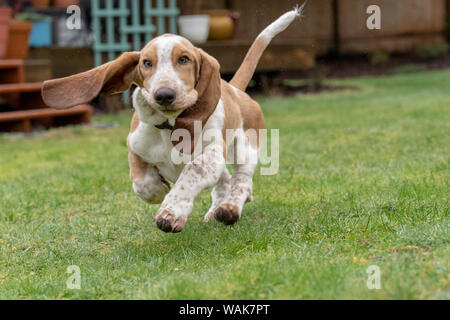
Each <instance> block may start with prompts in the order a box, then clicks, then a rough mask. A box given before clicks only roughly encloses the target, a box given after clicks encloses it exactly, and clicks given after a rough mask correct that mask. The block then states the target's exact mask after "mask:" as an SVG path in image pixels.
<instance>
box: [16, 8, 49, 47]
mask: <svg viewBox="0 0 450 320" xmlns="http://www.w3.org/2000/svg"><path fill="white" fill-rule="evenodd" d="M15 19H16V20H19V21H30V22H33V28H32V29H31V33H30V41H29V45H30V47H49V46H51V45H52V18H51V17H50V16H47V15H44V14H40V13H33V12H26V13H19V14H18V15H16V18H15Z"/></svg>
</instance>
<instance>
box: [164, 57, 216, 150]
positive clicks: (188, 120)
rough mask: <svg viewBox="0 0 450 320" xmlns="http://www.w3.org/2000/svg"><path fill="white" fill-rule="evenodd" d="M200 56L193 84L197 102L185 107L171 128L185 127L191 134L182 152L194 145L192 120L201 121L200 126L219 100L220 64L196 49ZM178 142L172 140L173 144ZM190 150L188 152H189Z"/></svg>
mask: <svg viewBox="0 0 450 320" xmlns="http://www.w3.org/2000/svg"><path fill="white" fill-rule="evenodd" d="M196 50H198V52H199V53H200V56H201V65H200V76H199V79H198V81H197V84H196V86H195V89H196V90H197V92H198V99H197V102H196V103H195V104H194V105H193V106H191V107H189V108H187V109H186V110H185V111H184V112H183V113H182V114H181V115H180V116H179V117H178V118H177V119H176V121H175V126H174V128H173V130H177V129H186V130H188V131H189V132H190V134H191V148H190V150H183V151H184V152H186V151H188V153H192V151H193V149H194V146H195V143H196V141H195V139H196V138H198V137H196V136H195V135H194V122H195V121H201V123H202V127H204V126H205V123H206V121H208V119H209V117H210V116H211V115H212V114H213V112H214V110H215V109H216V106H217V103H218V102H219V100H220V95H221V90H220V81H221V79H220V65H219V63H218V62H217V60H216V59H214V58H213V57H211V56H210V55H209V54H207V53H206V52H204V51H203V50H202V49H196ZM178 143H179V142H178V141H173V144H174V146H177V144H178ZM189 151H190V152H189Z"/></svg>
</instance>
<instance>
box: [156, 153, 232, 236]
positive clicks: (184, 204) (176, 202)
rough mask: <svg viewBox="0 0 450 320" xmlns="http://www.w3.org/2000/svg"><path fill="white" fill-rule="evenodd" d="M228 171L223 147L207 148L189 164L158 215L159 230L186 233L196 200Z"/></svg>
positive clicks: (167, 196) (165, 199)
mask: <svg viewBox="0 0 450 320" xmlns="http://www.w3.org/2000/svg"><path fill="white" fill-rule="evenodd" d="M224 169H225V159H224V156H223V148H222V146H221V145H220V144H211V145H209V146H207V147H206V148H205V149H204V151H203V153H202V154H200V155H199V156H197V157H196V158H194V159H193V160H192V161H191V162H189V163H187V164H186V165H185V167H184V168H183V171H182V172H181V175H180V177H179V178H178V180H177V182H176V183H175V184H174V186H173V188H172V190H171V191H170V192H169V193H168V194H167V195H166V197H165V198H164V201H163V203H162V204H161V208H160V209H159V210H158V212H157V213H156V216H155V222H156V225H157V226H158V228H160V229H161V230H163V231H165V232H180V231H181V230H183V228H184V225H185V223H186V220H187V218H188V216H189V214H190V213H191V211H192V207H193V205H194V199H195V197H196V196H197V195H198V194H199V193H200V192H201V191H202V190H203V189H205V188H208V187H211V186H213V185H214V184H216V183H217V181H218V180H219V178H220V177H221V175H222V173H223V170H224Z"/></svg>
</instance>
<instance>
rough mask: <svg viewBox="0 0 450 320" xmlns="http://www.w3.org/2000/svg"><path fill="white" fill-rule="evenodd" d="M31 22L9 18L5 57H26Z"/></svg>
mask: <svg viewBox="0 0 450 320" xmlns="http://www.w3.org/2000/svg"><path fill="white" fill-rule="evenodd" d="M32 27H33V23H32V22H29V21H20V20H15V19H13V20H11V21H10V23H9V36H8V45H7V46H6V58H7V59H26V58H27V57H28V51H29V44H28V39H29V36H30V31H31V28H32Z"/></svg>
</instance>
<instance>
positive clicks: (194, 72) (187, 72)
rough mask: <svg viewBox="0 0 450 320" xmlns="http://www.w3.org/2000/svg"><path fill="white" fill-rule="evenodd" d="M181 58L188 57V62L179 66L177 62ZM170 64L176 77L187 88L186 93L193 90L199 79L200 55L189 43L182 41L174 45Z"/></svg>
mask: <svg viewBox="0 0 450 320" xmlns="http://www.w3.org/2000/svg"><path fill="white" fill-rule="evenodd" d="M183 56H186V57H188V58H189V60H190V61H189V62H188V63H187V64H184V65H180V64H179V63H178V60H179V59H180V58H181V57H183ZM172 64H173V66H174V69H175V71H176V72H177V74H178V77H179V78H180V80H181V81H182V82H183V84H184V85H185V87H186V88H187V89H186V91H191V90H192V89H194V88H195V85H196V83H197V80H198V77H199V71H200V65H201V55H200V54H199V53H198V52H197V50H195V47H194V46H193V45H192V44H191V43H190V42H189V41H187V40H184V39H183V40H182V41H180V42H179V43H177V44H175V45H174V47H173V49H172Z"/></svg>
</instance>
